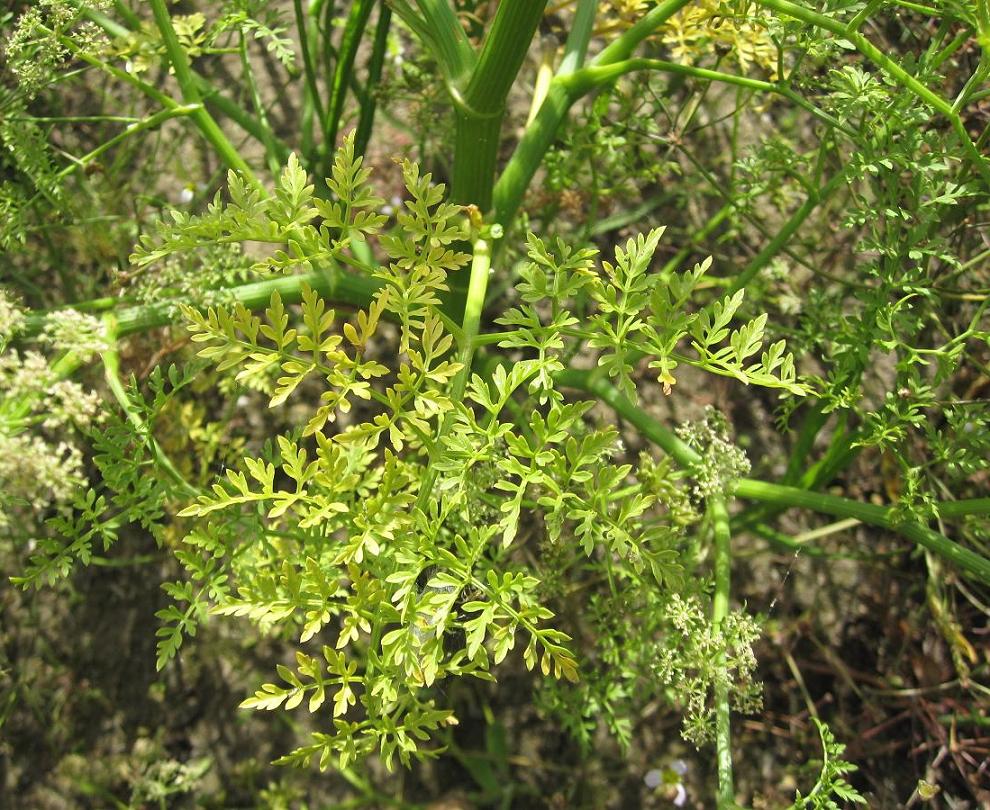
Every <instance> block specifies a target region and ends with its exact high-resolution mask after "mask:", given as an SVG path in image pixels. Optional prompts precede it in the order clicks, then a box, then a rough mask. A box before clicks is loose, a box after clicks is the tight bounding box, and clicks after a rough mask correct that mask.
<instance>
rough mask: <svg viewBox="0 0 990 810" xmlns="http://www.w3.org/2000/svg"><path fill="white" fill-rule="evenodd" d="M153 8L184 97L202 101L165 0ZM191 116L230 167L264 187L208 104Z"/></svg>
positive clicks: (153, 1) (157, 1)
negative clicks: (228, 138) (215, 119)
mask: <svg viewBox="0 0 990 810" xmlns="http://www.w3.org/2000/svg"><path fill="white" fill-rule="evenodd" d="M149 3H150V5H151V11H152V14H153V15H154V18H155V24H156V25H157V26H158V31H159V33H160V34H161V37H162V42H163V43H164V44H165V52H166V53H167V55H168V59H169V62H170V64H171V65H172V69H173V70H174V71H175V80H176V81H177V82H178V84H179V89H180V90H181V91H182V98H183V99H184V100H185V102H186V103H187V104H199V105H201V104H202V100H203V99H202V96H201V95H200V92H199V84H198V83H197V82H196V79H195V78H194V76H193V74H192V70H191V69H190V67H189V59H188V57H187V55H186V52H185V50H184V49H183V48H182V45H181V44H180V43H179V38H178V36H177V35H176V33H175V29H174V28H173V27H172V18H171V16H170V15H169V13H168V8H167V7H166V5H165V0H149ZM191 119H192V120H193V121H194V122H195V124H196V126H197V128H198V129H199V131H200V133H201V134H202V136H203V137H204V138H205V139H206V140H207V142H209V144H210V145H211V146H212V147H213V148H214V149H215V150H216V153H217V156H218V157H219V158H220V159H221V160H222V161H223V162H224V163H225V164H226V165H227V167H228V168H230V169H233V170H235V171H238V172H241V173H242V174H243V175H244V178H245V179H246V180H247V181H248V182H249V183H251V184H252V185H254V186H256V187H258V188H261V183H260V181H259V180H258V178H257V177H256V176H255V174H254V172H253V171H251V167H250V166H248V164H247V162H246V161H245V160H244V158H242V157H241V155H240V153H239V152H238V151H237V149H235V148H234V146H233V144H232V143H231V142H230V141H229V140H227V136H226V135H224V134H223V130H221V129H220V127H219V125H218V124H217V122H216V121H214V120H213V116H212V115H210V113H209V112H208V111H207V109H206V108H205V107H202V106H201V107H200V109H199V110H197V111H196V112H195V113H193V114H192V116H191Z"/></svg>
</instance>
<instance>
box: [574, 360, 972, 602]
mask: <svg viewBox="0 0 990 810" xmlns="http://www.w3.org/2000/svg"><path fill="white" fill-rule="evenodd" d="M556 380H557V382H558V384H560V385H563V386H566V387H571V388H577V389H580V390H584V391H588V392H589V393H592V394H594V395H595V396H597V397H598V398H599V399H601V400H602V401H604V402H606V403H607V404H609V405H610V406H611V407H612V408H613V409H614V410H615V411H616V413H618V414H619V415H620V416H621V417H622V418H623V419H626V420H627V421H628V422H629V423H630V424H632V425H633V426H634V427H636V428H637V429H638V430H639V431H640V433H642V435H644V436H645V437H646V438H648V439H650V441H652V442H654V443H655V444H657V445H658V446H660V447H661V448H662V449H664V450H665V451H666V452H667V453H668V454H669V455H670V456H671V457H672V458H673V459H674V460H675V461H677V462H678V463H679V464H680V465H682V466H684V467H691V466H694V465H695V464H697V463H699V462H700V461H701V457H700V456H699V455H698V454H697V453H696V452H695V451H694V450H692V449H691V448H690V447H688V446H687V445H686V444H684V442H682V441H681V440H680V439H679V438H678V437H677V436H676V435H675V434H674V433H673V431H671V430H670V429H669V428H667V427H666V426H665V425H663V424H661V423H660V422H659V421H657V420H656V419H654V418H653V417H652V416H650V415H649V414H647V413H645V412H644V411H642V410H641V409H640V408H638V407H636V406H635V405H634V404H633V403H632V402H630V401H629V400H628V399H626V398H625V397H624V396H623V395H622V394H621V393H619V391H618V390H617V389H616V388H615V387H614V386H613V385H612V384H611V383H609V382H608V381H607V379H605V378H604V377H601V376H598V375H597V374H595V373H594V372H588V371H577V370H574V369H568V370H567V371H564V372H562V373H560V374H558V375H557V376H556ZM731 494H733V495H736V496H737V497H740V498H745V499H747V500H753V501H759V502H763V503H770V504H775V505H777V506H780V507H784V508H790V507H799V508H802V509H810V510H812V511H814V512H819V513H821V514H825V515H832V516H834V517H839V518H856V519H857V520H860V521H862V522H863V523H869V524H870V525H872V526H878V527H880V528H882V529H886V530H888V531H891V532H895V533H897V534H900V535H902V536H903V537H905V538H907V539H908V540H911V541H912V542H914V543H917V544H918V545H920V546H922V547H923V548H926V549H928V550H929V551H932V552H934V553H936V554H938V555H939V556H940V557H943V558H944V559H946V560H949V561H950V562H952V563H955V564H956V566H958V567H959V568H960V569H961V570H962V571H963V572H965V573H966V574H969V575H970V576H972V577H974V578H975V579H978V580H979V581H981V582H983V583H986V584H990V560H988V559H987V558H986V557H983V556H982V555H980V554H977V553H975V552H973V551H970V550H969V549H968V548H965V547H964V546H961V545H959V544H958V543H955V542H953V541H952V540H950V539H949V538H948V537H946V536H945V535H943V534H940V533H939V532H936V531H933V530H932V529H929V528H928V527H926V526H922V525H920V524H917V523H910V522H900V521H898V520H897V515H896V513H895V510H894V509H893V508H892V507H883V506H876V505H874V504H869V503H861V502H860V501H854V500H852V499H850V498H841V497H839V496H836V495H826V494H824V493H820V492H809V491H808V490H805V489H799V488H798V487H789V486H784V485H781V484H771V483H767V482H765V481H757V480H755V479H752V478H742V479H739V480H738V481H736V482H735V484H734V485H733V487H732V492H731ZM970 503H971V505H970V507H969V508H971V509H973V510H974V511H973V512H971V514H983V513H984V512H983V510H984V509H990V499H982V498H981V499H978V500H976V501H973V502H970ZM959 509H960V511H959V512H956V513H955V514H954V515H953V516H959V515H960V514H961V512H962V511H964V510H965V509H966V507H965V506H964V507H960V508H959ZM950 512H951V508H950Z"/></svg>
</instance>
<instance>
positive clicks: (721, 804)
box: [708, 496, 735, 810]
mask: <svg viewBox="0 0 990 810" xmlns="http://www.w3.org/2000/svg"><path fill="white" fill-rule="evenodd" d="M708 514H709V517H710V518H711V521H712V530H713V533H714V537H715V549H714V551H715V555H714V556H715V595H714V597H713V598H712V626H713V627H714V629H715V631H716V632H717V631H718V630H719V629H720V628H721V626H722V623H723V622H724V621H725V618H726V617H727V616H728V615H729V589H730V587H731V584H732V583H731V580H732V547H731V536H730V534H729V512H728V509H727V508H726V505H725V498H724V497H722V496H716V497H713V498H711V499H709V501H708ZM717 664H718V672H717V674H716V679H715V755H716V761H717V766H718V768H717V769H718V791H717V793H716V796H717V802H718V805H717V806H718V808H719V810H729V808H733V807H735V797H734V793H733V789H732V730H731V726H730V717H729V673H728V672H727V671H726V652H725V649H724V648H723V649H722V650H721V652H720V653H719V654H718V662H717Z"/></svg>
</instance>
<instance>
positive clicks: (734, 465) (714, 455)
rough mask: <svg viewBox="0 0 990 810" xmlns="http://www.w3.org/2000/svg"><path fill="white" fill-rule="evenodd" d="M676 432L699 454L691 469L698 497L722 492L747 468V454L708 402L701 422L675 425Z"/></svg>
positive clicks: (721, 415) (743, 473)
mask: <svg viewBox="0 0 990 810" xmlns="http://www.w3.org/2000/svg"><path fill="white" fill-rule="evenodd" d="M677 435H678V436H679V437H680V438H681V439H683V440H684V441H685V442H686V443H687V444H689V445H690V446H691V448H692V449H694V450H696V451H698V453H699V454H700V455H701V461H700V462H699V463H698V464H697V465H695V466H694V467H693V468H692V470H691V475H692V477H693V478H694V495H695V496H696V497H697V498H699V499H701V500H704V499H705V498H708V497H710V496H712V495H719V494H723V493H725V491H726V489H727V488H728V487H729V485H730V484H731V483H732V482H733V481H735V480H736V479H737V478H742V477H743V476H745V475H746V474H747V473H748V472H749V470H750V463H749V459H748V458H746V454H745V453H744V452H743V450H742V448H740V447H738V446H736V444H735V443H734V442H733V441H732V437H731V434H730V432H729V423H728V420H727V419H726V418H725V416H724V415H723V414H722V413H720V412H719V411H717V410H715V409H714V408H713V407H711V406H708V407H707V408H706V409H705V416H704V418H703V419H702V420H701V421H700V422H685V423H684V424H682V425H681V426H680V427H678V428H677Z"/></svg>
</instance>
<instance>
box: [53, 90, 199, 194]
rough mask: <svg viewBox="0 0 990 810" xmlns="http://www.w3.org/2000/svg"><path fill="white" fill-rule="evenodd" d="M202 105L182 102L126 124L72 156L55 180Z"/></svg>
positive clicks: (190, 112)
mask: <svg viewBox="0 0 990 810" xmlns="http://www.w3.org/2000/svg"><path fill="white" fill-rule="evenodd" d="M201 106H202V105H199V104H184V105H176V106H173V107H168V108H167V109H164V110H159V111H158V112H156V113H153V114H152V115H149V116H148V117H147V118H142V119H140V120H138V121H134V122H132V123H130V124H128V125H127V126H126V127H125V128H124V129H123V131H121V132H118V133H117V134H116V135H114V136H113V137H112V138H110V139H109V140H107V141H105V142H103V143H101V144H100V145H99V146H97V147H96V148H95V149H93V150H92V151H91V152H87V153H86V154H85V155H83V156H82V157H78V158H72V162H71V163H70V164H69V165H68V166H66V167H65V168H63V169H61V170H60V171H59V172H58V173H57V174H56V175H55V177H54V179H55V180H62V179H64V178H66V177H68V176H69V175H70V174H72V173H73V172H75V171H77V170H79V169H85V168H86V167H87V166H88V165H90V164H91V163H92V162H93V161H94V160H96V159H97V158H98V157H99V156H100V155H102V154H103V153H105V152H107V151H109V150H110V149H113V147H115V146H116V145H117V144H119V143H121V142H122V141H126V140H127V139H128V138H130V137H132V136H134V135H137V134H139V133H141V132H147V131H148V130H149V129H155V128H156V127H160V126H161V125H162V124H163V123H165V122H166V121H168V120H169V119H172V118H180V117H182V116H184V115H192V114H193V113H194V112H195V111H196V110H197V109H200V107H201Z"/></svg>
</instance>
